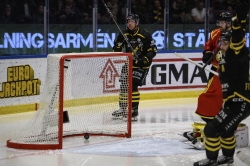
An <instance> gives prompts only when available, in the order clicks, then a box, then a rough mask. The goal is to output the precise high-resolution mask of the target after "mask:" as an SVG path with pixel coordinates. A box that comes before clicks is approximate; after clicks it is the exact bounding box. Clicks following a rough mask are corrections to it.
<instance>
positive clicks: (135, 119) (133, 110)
mask: <svg viewBox="0 0 250 166" xmlns="http://www.w3.org/2000/svg"><path fill="white" fill-rule="evenodd" d="M137 116H138V108H133V109H132V119H131V120H132V121H137V120H138V118H137ZM123 120H124V121H127V120H128V114H125V115H124V116H123Z"/></svg>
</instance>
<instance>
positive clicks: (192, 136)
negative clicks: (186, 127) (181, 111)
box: [183, 131, 196, 142]
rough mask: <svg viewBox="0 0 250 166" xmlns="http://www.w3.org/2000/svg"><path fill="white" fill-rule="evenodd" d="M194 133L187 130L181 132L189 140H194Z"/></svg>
mask: <svg viewBox="0 0 250 166" xmlns="http://www.w3.org/2000/svg"><path fill="white" fill-rule="evenodd" d="M194 135H195V133H194V132H192V131H187V132H184V133H183V137H185V138H187V139H188V140H189V141H191V142H193V141H195V140H196V137H195V136H194Z"/></svg>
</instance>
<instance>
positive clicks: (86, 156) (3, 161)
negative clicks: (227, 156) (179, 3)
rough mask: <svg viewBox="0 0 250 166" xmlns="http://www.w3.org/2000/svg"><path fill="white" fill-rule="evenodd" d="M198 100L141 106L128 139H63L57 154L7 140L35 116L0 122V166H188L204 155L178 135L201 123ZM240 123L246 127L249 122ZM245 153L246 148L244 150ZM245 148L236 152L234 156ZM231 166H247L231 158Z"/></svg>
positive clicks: (146, 102) (6, 117)
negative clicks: (11, 145)
mask: <svg viewBox="0 0 250 166" xmlns="http://www.w3.org/2000/svg"><path fill="white" fill-rule="evenodd" d="M196 105H197V98H176V99H162V100H144V101H141V102H140V108H139V118H138V121H137V122H133V124H132V138H116V137H108V136H90V138H89V139H88V140H85V139H84V138H83V137H70V138H64V140H63V149H61V150H20V149H11V148H7V147H6V140H7V139H9V138H11V136H12V135H13V134H14V133H15V132H17V131H18V130H20V129H21V128H22V126H23V125H24V124H25V123H26V122H27V121H28V120H29V119H30V118H31V116H32V115H33V114H34V112H32V113H22V114H15V115H3V116H0V141H1V142H0V143H1V145H0V166H192V165H193V162H195V161H197V160H200V159H203V158H205V151H204V150H194V149H193V148H192V147H190V146H189V145H187V144H185V143H184V141H186V139H185V138H183V137H182V136H179V135H178V134H179V133H182V132H184V131H190V130H192V127H191V124H192V123H193V122H194V121H200V118H199V117H198V116H197V115H195V114H194V112H195V109H196ZM243 123H245V124H247V126H250V120H249V118H248V119H246V120H245V121H244V122H243ZM248 148H249V147H248ZM242 149H246V148H241V149H240V148H239V149H236V152H237V151H239V150H242ZM234 165H235V166H246V164H244V163H243V162H241V161H240V160H239V159H238V157H237V156H236V155H235V162H234Z"/></svg>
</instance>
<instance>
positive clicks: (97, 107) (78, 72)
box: [7, 52, 132, 149]
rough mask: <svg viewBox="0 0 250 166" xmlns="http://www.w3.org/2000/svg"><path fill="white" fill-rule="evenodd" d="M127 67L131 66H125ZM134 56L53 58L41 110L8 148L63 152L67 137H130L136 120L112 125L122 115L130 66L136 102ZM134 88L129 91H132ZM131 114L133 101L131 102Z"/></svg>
mask: <svg viewBox="0 0 250 166" xmlns="http://www.w3.org/2000/svg"><path fill="white" fill-rule="evenodd" d="M125 64H126V65H125ZM131 65H132V55H131V54H125V53H113V52H112V53H110V52H109V53H69V54H50V55H48V58H47V74H46V78H45V83H44V87H43V91H42V93H41V94H42V95H41V101H40V104H39V108H38V110H37V111H36V112H35V114H34V116H33V118H32V119H31V120H30V121H29V122H27V124H26V125H25V127H24V128H23V129H22V130H20V132H19V133H18V134H16V135H15V136H14V137H13V138H12V139H10V140H8V141H7V146H8V147H12V148H21V149H61V148H62V139H63V137H65V136H76V135H84V134H86V133H87V134H89V135H110V136H120V137H130V136H131V120H130V119H131V118H128V121H123V120H119V119H117V120H113V119H112V112H113V111H115V110H118V109H119V92H120V82H119V77H120V75H121V70H122V68H123V69H124V66H126V70H127V73H128V74H127V79H126V81H127V86H121V88H123V92H126V93H127V96H131V93H132V90H131V84H132V83H131V82H132V80H131V79H132V76H131V75H132V66H131ZM129 87H130V88H129ZM127 104H128V109H127V110H128V113H129V114H131V98H130V97H128V98H127Z"/></svg>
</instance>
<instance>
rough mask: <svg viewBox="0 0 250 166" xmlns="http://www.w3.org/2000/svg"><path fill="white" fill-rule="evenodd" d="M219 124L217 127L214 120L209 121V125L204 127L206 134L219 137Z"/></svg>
mask: <svg viewBox="0 0 250 166" xmlns="http://www.w3.org/2000/svg"><path fill="white" fill-rule="evenodd" d="M217 129H218V126H217V127H216V125H215V124H214V123H212V122H209V123H207V125H206V126H205V128H204V134H205V136H206V137H212V138H214V137H217V136H218V133H219V131H218V130H217Z"/></svg>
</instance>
